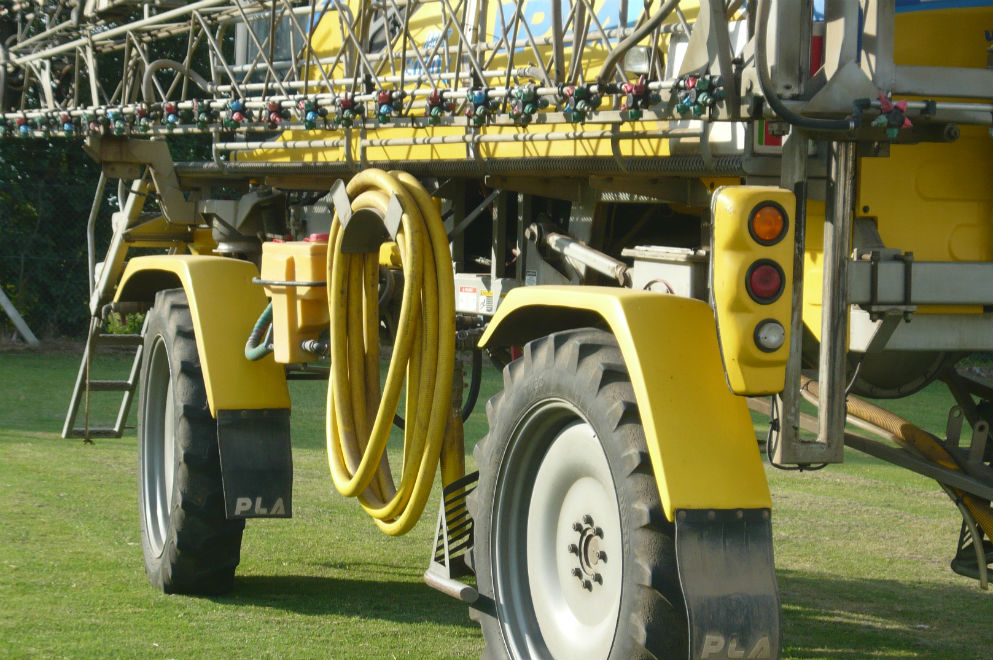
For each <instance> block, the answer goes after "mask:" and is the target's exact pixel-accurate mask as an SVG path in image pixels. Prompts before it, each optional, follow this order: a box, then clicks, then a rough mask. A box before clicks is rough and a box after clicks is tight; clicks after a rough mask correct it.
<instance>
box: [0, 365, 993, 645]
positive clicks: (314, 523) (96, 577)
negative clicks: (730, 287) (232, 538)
mask: <svg viewBox="0 0 993 660" xmlns="http://www.w3.org/2000/svg"><path fill="white" fill-rule="evenodd" d="M77 359H78V358H77V356H75V355H70V354H65V353H34V352H7V353H0V658H39V657H45V658H49V657H53V658H54V657H59V658H61V657H64V658H94V657H99V658H112V657H125V658H216V657H229V658H270V657H279V658H282V657H291V658H311V657H333V658H394V657H395V658H402V657H413V658H457V657H478V656H479V654H480V651H481V649H482V639H481V636H480V633H479V630H478V628H477V627H476V625H475V624H474V623H472V622H471V621H470V620H469V618H468V616H467V613H466V609H465V607H464V606H462V605H461V604H459V603H458V602H456V601H454V600H452V599H449V598H447V597H445V596H443V595H441V594H439V593H437V592H435V591H432V590H431V589H429V588H427V587H426V586H424V584H423V581H422V578H421V575H422V573H423V571H424V568H425V567H426V563H427V559H428V555H429V552H430V545H431V539H432V537H433V532H434V530H433V525H434V521H435V517H436V506H437V504H436V502H437V500H436V499H433V500H432V503H431V504H430V505H429V508H428V510H427V511H426V513H425V516H424V518H423V520H422V522H421V523H420V524H419V525H418V526H417V528H415V529H414V531H413V532H411V533H410V534H408V535H407V536H405V537H401V538H391V537H387V536H384V535H383V534H382V533H381V532H380V531H379V530H378V529H377V528H376V527H375V525H374V524H373V523H372V522H371V521H370V520H369V519H368V518H367V517H366V516H365V514H364V513H363V512H362V511H361V509H360V508H359V507H358V505H357V503H356V502H354V501H351V500H346V499H344V498H342V497H341V496H339V495H338V494H337V493H336V492H335V491H334V488H333V486H332V485H331V481H330V477H329V476H328V473H327V461H326V453H325V450H324V439H323V415H324V396H325V386H324V385H323V384H321V383H293V384H292V393H293V402H294V412H293V451H294V471H295V490H294V514H295V516H294V519H293V520H288V521H277V520H262V521H250V522H249V523H248V526H247V528H246V531H245V541H244V544H243V548H242V563H241V566H240V567H239V569H238V576H237V578H236V586H235V590H234V591H233V592H232V593H231V594H230V595H228V596H225V597H221V598H193V597H185V596H166V595H163V594H160V593H158V592H157V591H155V590H154V589H153V588H152V587H151V586H150V585H149V584H148V582H147V581H146V579H145V575H144V569H143V564H142V556H141V544H140V533H139V530H138V514H137V487H136V484H137V460H136V449H135V438H134V433H133V431H130V432H129V434H128V435H127V436H126V437H125V438H123V439H121V440H98V441H97V442H96V444H95V445H91V446H84V445H83V444H82V443H81V442H79V441H76V440H61V439H60V438H59V437H58V433H59V431H60V429H61V425H62V418H63V415H64V412H65V406H66V404H67V402H68V399H69V395H70V392H71V389H72V384H73V379H74V378H75V373H76V368H77V365H78V362H77ZM112 362H113V366H114V367H116V368H117V369H124V367H125V361H124V360H123V358H122V359H117V360H112ZM99 375H100V374H97V376H99ZM499 386H500V377H499V374H497V373H496V372H494V371H492V370H488V372H487V377H486V379H485V381H484V387H483V393H482V395H481V401H485V399H486V397H487V396H489V395H491V394H493V393H494V392H495V390H496V389H498V388H499ZM103 396H105V395H101V397H103ZM92 404H93V407H94V409H95V412H94V418H99V417H100V415H99V414H98V413H99V412H100V411H101V410H102V411H103V413H104V414H105V415H106V413H107V412H108V410H109V407H110V404H109V403H108V402H107V401H106V400H104V401H97V400H94V401H93V402H92ZM949 405H951V399H950V397H948V396H947V395H946V394H945V393H944V392H943V391H942V390H940V389H939V388H937V387H933V388H931V389H929V390H927V391H926V392H924V393H922V394H921V395H918V396H916V397H914V398H912V399H910V400H907V401H903V402H899V406H900V408H901V411H902V412H904V413H905V414H908V415H910V413H911V412H913V411H915V410H916V412H917V414H914V415H910V416H912V417H913V418H914V419H921V418H923V419H924V422H923V423H924V426H926V427H928V428H929V429H931V430H934V431H940V430H941V429H942V428H943V426H944V419H945V415H946V413H947V409H948V406H949ZM482 411H483V406H482V405H480V406H479V407H478V409H477V412H476V413H475V414H474V417H473V419H471V420H470V423H469V424H468V426H467V433H466V436H467V443H468V444H469V449H470V451H471V447H472V445H473V444H474V443H475V441H477V440H478V439H479V438H480V437H481V436H482V435H483V434H484V433H485V419H484V415H483V412H482ZM103 419H104V420H105V419H106V417H105V416H104V417H103ZM97 421H98V422H99V421H101V420H100V419H97ZM756 429H757V432H758V433H762V432H763V431H762V428H761V423H757V426H756ZM393 449H394V451H393V452H392V453H393V454H394V456H395V457H396V450H397V449H398V445H396V443H394V448H393ZM470 463H471V459H470ZM767 474H768V476H769V481H770V486H771V488H772V492H773V502H774V512H773V516H774V528H773V529H774V538H775V552H776V562H777V572H778V576H779V585H780V590H781V597H782V601H783V623H784V639H785V641H784V655H785V657H789V658H852V659H854V658H877V657H878V658H990V657H991V656H993V596H991V594H990V592H982V591H980V590H979V589H978V588H977V587H976V586H975V583H973V582H971V581H969V580H967V579H965V578H961V577H959V576H957V575H955V574H953V573H952V572H951V571H950V570H949V569H948V561H949V560H950V559H951V556H952V553H953V551H954V546H955V542H956V539H957V535H958V529H959V521H960V519H959V518H958V514H957V512H956V510H955V508H954V506H953V505H952V504H951V502H950V501H948V499H947V498H946V497H945V495H944V494H942V493H941V492H940V490H939V489H938V487H937V486H936V485H935V484H934V483H933V482H931V481H929V480H927V479H924V478H923V477H918V476H917V475H914V474H911V473H909V472H907V471H905V470H901V469H899V468H896V467H893V466H890V465H887V464H884V463H881V462H879V461H876V460H875V459H871V458H869V457H865V456H862V455H859V454H855V453H851V452H850V453H849V454H848V455H847V460H846V463H844V464H843V465H841V466H831V467H829V468H827V469H825V470H822V471H820V472H814V473H803V474H797V473H785V472H780V471H777V470H774V469H772V468H767Z"/></svg>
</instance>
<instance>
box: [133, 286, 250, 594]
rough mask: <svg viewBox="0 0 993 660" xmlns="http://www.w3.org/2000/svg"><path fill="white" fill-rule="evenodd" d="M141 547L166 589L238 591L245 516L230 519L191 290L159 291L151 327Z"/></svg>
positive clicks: (141, 453)
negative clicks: (188, 296)
mask: <svg viewBox="0 0 993 660" xmlns="http://www.w3.org/2000/svg"><path fill="white" fill-rule="evenodd" d="M138 486H139V507H138V511H139V518H140V520H141V547H142V551H143V554H144V557H145V572H146V573H147V574H148V579H149V581H150V582H151V583H152V584H153V585H154V586H155V587H157V588H158V589H160V590H161V591H164V592H166V593H184V594H205V595H211V594H220V593H224V592H226V591H230V589H231V587H232V586H233V582H234V571H235V568H236V567H237V566H238V563H239V561H240V559H241V537H242V531H243V530H244V528H245V521H244V520H227V518H226V516H225V513H224V491H223V488H222V483H221V466H220V455H219V453H218V450H217V422H216V421H215V420H214V419H213V417H211V414H210V409H209V408H208V406H207V394H206V390H205V388H204V382H203V373H202V371H201V368H200V357H199V354H198V353H197V345H196V337H195V335H194V329H193V319H192V317H191V315H190V309H189V305H188V303H187V300H186V294H185V293H184V291H183V290H182V289H170V290H166V291H160V292H159V293H158V294H156V297H155V305H154V306H153V307H152V309H151V310H149V312H148V321H147V325H146V328H145V346H144V360H143V363H142V368H141V384H140V390H139V397H138Z"/></svg>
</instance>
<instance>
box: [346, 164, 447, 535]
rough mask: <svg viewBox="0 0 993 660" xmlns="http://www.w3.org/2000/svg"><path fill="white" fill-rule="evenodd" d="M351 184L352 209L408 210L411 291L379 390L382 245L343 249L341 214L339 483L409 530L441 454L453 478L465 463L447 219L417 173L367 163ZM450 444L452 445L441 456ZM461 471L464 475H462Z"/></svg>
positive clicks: (393, 526) (373, 511)
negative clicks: (396, 422)
mask: <svg viewBox="0 0 993 660" xmlns="http://www.w3.org/2000/svg"><path fill="white" fill-rule="evenodd" d="M346 191H347V193H348V196H349V198H350V199H351V208H352V211H353V212H354V211H357V210H359V209H372V210H374V211H377V212H378V213H379V214H381V215H385V213H386V212H387V208H388V205H389V202H390V198H391V196H393V195H395V196H396V198H397V200H398V201H399V202H400V206H401V208H402V209H403V213H402V219H401V224H400V229H399V231H398V233H397V236H396V242H397V247H398V249H399V252H400V257H401V260H402V262H403V294H402V299H401V306H400V317H399V323H398V325H397V332H396V340H395V343H394V346H393V354H392V357H391V358H390V364H389V368H388V370H387V374H386V382H385V384H384V386H383V391H382V394H380V372H379V311H378V308H379V305H378V296H379V292H378V280H379V277H378V274H379V259H378V250H377V251H374V252H368V253H361V254H354V253H343V252H342V251H341V245H342V239H343V237H344V233H345V230H344V229H343V227H342V225H341V222H340V220H339V218H338V216H337V215H335V218H334V221H333V222H332V225H331V235H330V240H329V242H328V309H329V312H330V315H331V337H330V349H331V351H330V352H331V381H330V384H329V387H328V410H327V446H328V463H329V465H330V468H331V477H332V479H333V481H334V484H335V487H336V488H337V489H338V491H339V492H340V493H341V494H342V495H345V496H348V497H358V498H359V501H360V502H361V504H362V507H363V508H364V509H365V510H366V512H367V513H369V515H370V516H372V518H373V519H374V520H375V521H376V524H377V525H378V526H379V527H380V529H382V530H383V531H384V532H386V533H387V534H391V535H399V534H403V533H405V532H407V531H409V530H410V529H411V528H412V527H413V526H414V525H415V524H416V523H417V521H418V519H419V518H420V515H421V513H422V512H423V510H424V506H425V503H426V502H427V499H428V496H429V495H430V492H431V486H432V484H433V482H434V475H435V471H436V470H437V468H438V463H439V459H441V460H442V463H443V465H442V474H443V476H444V478H445V481H446V482H448V481H450V477H451V476H452V475H453V474H454V472H457V471H458V470H455V471H454V472H453V470H451V469H448V470H446V465H445V463H447V464H448V465H449V466H452V465H460V464H461V460H462V459H463V457H462V456H455V454H456V453H461V452H462V448H461V444H460V443H459V442H457V440H456V438H457V437H458V435H459V433H460V432H461V428H460V427H461V424H460V422H461V420H459V419H458V416H457V414H455V413H453V411H452V410H451V398H452V372H453V368H454V360H455V295H454V288H455V285H454V280H453V277H452V268H451V257H450V254H449V251H448V239H447V238H446V236H445V229H444V225H443V223H442V220H441V216H440V214H439V213H438V210H437V208H436V207H435V204H434V203H433V201H432V199H431V196H430V195H429V194H428V192H427V191H426V190H425V189H424V188H423V187H422V186H421V185H420V183H418V181H417V179H415V178H414V177H413V176H411V175H409V174H406V173H403V172H392V173H386V172H384V171H382V170H375V169H369V170H365V171H364V172H362V173H360V174H358V175H357V176H355V177H354V178H353V179H352V180H351V181H350V182H349V184H348V186H347V188H346ZM405 376H406V397H405V414H404V417H405V418H406V420H407V424H406V429H404V449H403V466H402V470H401V475H400V483H399V485H396V484H395V483H394V481H393V476H392V472H391V469H390V464H389V460H388V457H387V455H386V444H387V439H388V438H389V433H390V428H391V426H392V424H393V418H394V415H395V414H396V411H397V407H398V404H399V401H400V394H401V388H402V387H403V384H404V377H405ZM443 450H444V451H445V452H446V454H445V456H444V457H442V452H443ZM459 476H461V475H459Z"/></svg>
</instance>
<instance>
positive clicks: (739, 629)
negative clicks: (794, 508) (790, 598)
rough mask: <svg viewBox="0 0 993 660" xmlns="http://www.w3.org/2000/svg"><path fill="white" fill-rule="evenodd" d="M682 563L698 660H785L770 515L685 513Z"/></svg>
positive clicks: (679, 520)
mask: <svg viewBox="0 0 993 660" xmlns="http://www.w3.org/2000/svg"><path fill="white" fill-rule="evenodd" d="M676 563H677V566H678V567H679V583H680V585H681V586H682V588H683V598H684V599H685V601H686V615H687V620H688V623H689V640H690V658H693V659H694V660H725V659H726V660H731V659H733V658H773V659H775V658H779V652H780V647H781V645H782V633H781V629H780V625H779V589H778V587H777V585H776V572H775V569H774V567H773V561H772V524H771V521H770V516H769V510H768V509H717V510H714V509H709V510H708V509H705V510H689V509H680V510H677V512H676Z"/></svg>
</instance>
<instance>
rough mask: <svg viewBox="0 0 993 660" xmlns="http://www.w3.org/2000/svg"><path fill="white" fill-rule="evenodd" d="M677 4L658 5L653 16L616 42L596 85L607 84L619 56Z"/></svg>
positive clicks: (646, 33)
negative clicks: (619, 41)
mask: <svg viewBox="0 0 993 660" xmlns="http://www.w3.org/2000/svg"><path fill="white" fill-rule="evenodd" d="M677 5H679V0H668V2H666V3H665V4H664V5H662V6H661V7H659V10H658V12H656V14H655V15H654V16H652V17H651V18H650V19H648V20H647V21H645V23H644V24H643V25H642V26H641V27H640V28H638V29H636V30H635V31H634V32H632V33H631V34H629V35H628V36H627V37H626V38H625V39H624V40H623V41H621V43H619V44H617V45H616V46H615V47H614V49H613V50H612V51H610V53H609V54H608V55H607V59H606V60H604V62H603V67H602V68H601V69H600V75H599V76H598V77H597V81H596V82H597V85H605V84H607V83H608V82H609V81H610V77H611V76H612V75H614V67H615V66H617V61H618V60H620V59H621V56H623V55H624V53H626V52H627V51H628V50H629V49H630V48H631V47H632V46H634V45H635V44H636V43H638V42H639V41H641V40H642V39H644V38H645V37H647V36H648V35H649V34H651V33H652V31H653V30H654V29H655V28H657V27H658V26H660V25H662V21H664V20H665V19H666V18H668V16H669V14H671V13H672V10H673V9H675V8H676V6H677Z"/></svg>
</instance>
